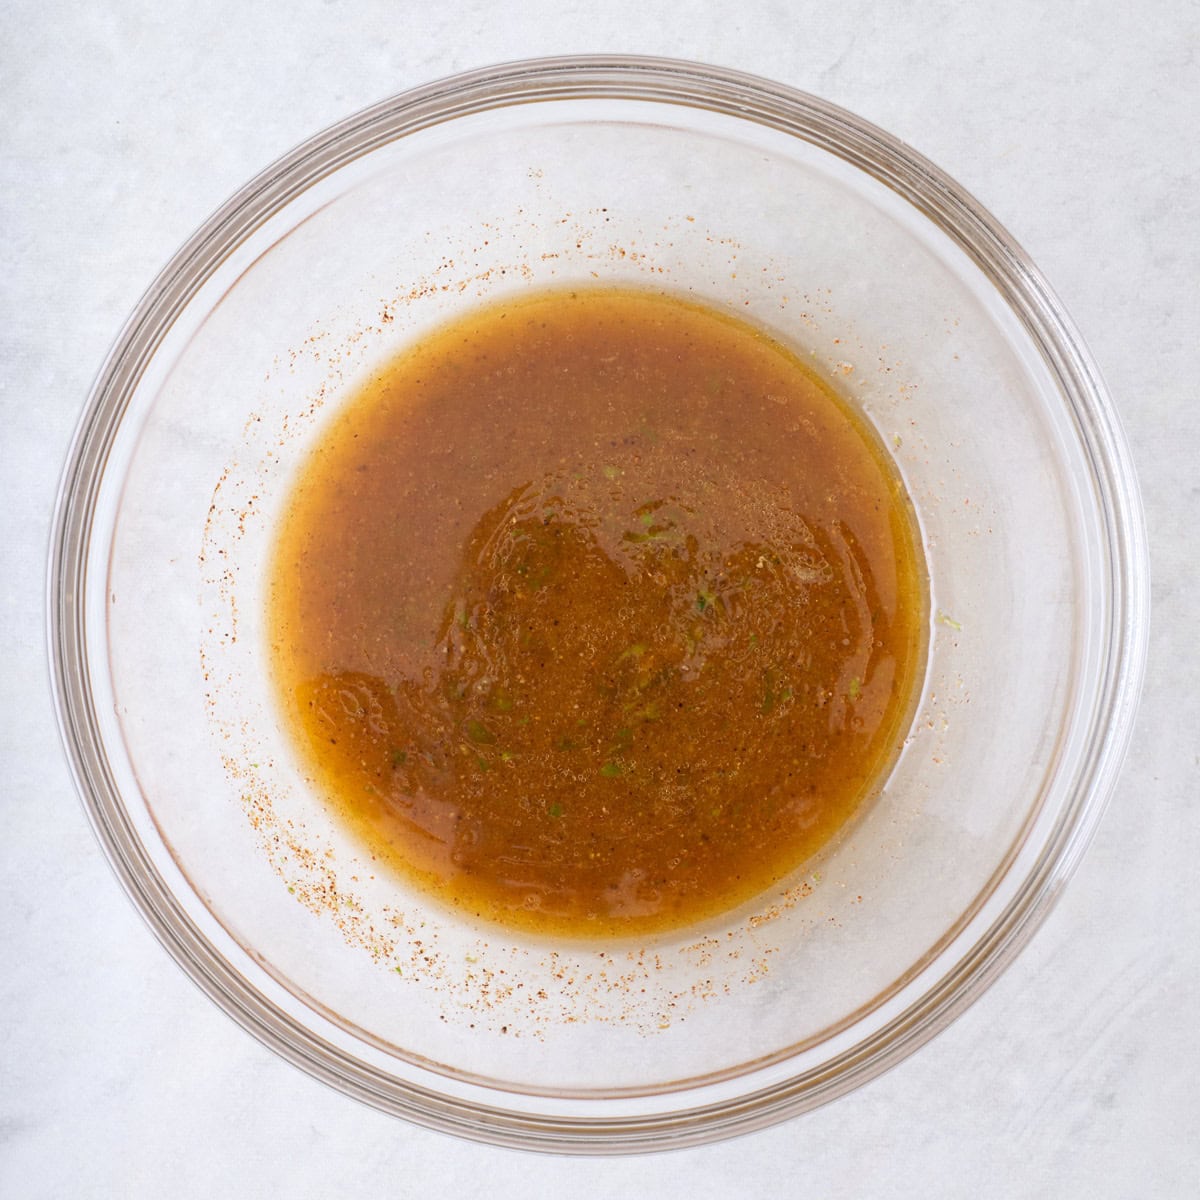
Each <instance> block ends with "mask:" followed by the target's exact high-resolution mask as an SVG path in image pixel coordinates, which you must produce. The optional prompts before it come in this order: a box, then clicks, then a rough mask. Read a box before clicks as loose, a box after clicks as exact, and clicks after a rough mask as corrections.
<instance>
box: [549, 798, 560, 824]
mask: <svg viewBox="0 0 1200 1200" xmlns="http://www.w3.org/2000/svg"><path fill="white" fill-rule="evenodd" d="M546 811H547V812H548V813H549V814H550V815H551V816H552V817H554V818H555V819H556V820H557V819H558V818H559V817H561V816H562V815H563V806H562V805H561V804H559V802H558V801H557V800H555V802H554V803H553V804H552V805H550V807H549V808H548V809H546Z"/></svg>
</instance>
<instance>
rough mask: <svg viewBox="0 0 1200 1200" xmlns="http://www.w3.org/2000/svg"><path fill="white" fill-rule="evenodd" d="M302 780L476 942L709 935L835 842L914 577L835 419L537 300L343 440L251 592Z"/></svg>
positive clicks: (822, 394)
mask: <svg viewBox="0 0 1200 1200" xmlns="http://www.w3.org/2000/svg"><path fill="white" fill-rule="evenodd" d="M271 570H272V576H271V585H272V586H271V592H270V597H271V599H270V612H269V622H270V631H271V639H272V653H273V661H274V667H275V671H276V678H277V682H278V685H279V692H280V696H281V701H282V705H283V708H284V711H285V714H286V721H287V723H288V725H289V726H290V728H291V730H292V732H293V734H294V737H295V740H296V742H297V744H298V745H299V746H300V748H301V751H302V754H303V756H304V759H305V761H306V762H307V764H308V766H309V768H310V770H311V772H312V774H313V776H314V779H315V780H316V781H317V783H318V785H319V786H320V787H321V788H322V789H323V791H324V793H325V794H326V795H327V797H328V799H329V802H330V803H331V804H332V805H333V806H334V808H335V809H336V811H337V812H338V813H339V814H340V815H341V816H342V818H344V819H345V820H347V821H348V822H350V823H351V824H352V825H353V827H354V828H355V829H356V830H357V831H358V832H359V833H360V834H361V836H362V837H363V838H364V839H365V841H366V843H367V845H368V846H369V847H370V849H371V852H372V853H373V854H374V855H375V856H377V857H378V858H379V859H380V860H383V861H385V862H386V863H388V864H390V865H391V866H392V867H393V868H395V869H397V870H398V871H399V872H400V873H401V874H402V875H403V876H404V877H405V878H407V879H409V880H410V881H414V882H416V883H418V884H419V885H421V886H422V887H423V888H424V889H425V890H427V891H429V892H430V893H432V894H433V895H435V896H436V897H438V898H440V899H441V900H442V901H443V902H446V903H449V904H451V905H453V906H457V907H458V908H459V909H460V910H462V911H465V912H466V913H467V914H471V915H476V916H479V917H482V918H484V919H486V920H490V921H498V922H500V923H502V924H508V925H519V926H521V927H523V928H526V929H532V930H536V931H540V932H544V933H551V934H555V935H559V936H563V935H566V936H583V937H594V936H609V935H616V934H642V933H646V932H653V931H658V930H663V929H669V928H672V927H677V926H680V925H684V924H688V923H691V922H694V921H697V920H700V919H702V918H705V917H708V916H711V915H715V914H717V913H719V912H722V911H725V910H727V909H729V908H731V907H734V906H736V905H737V904H739V903H740V902H742V901H744V900H747V899H749V898H750V897H752V896H754V895H756V894H757V893H760V892H762V891H763V890H764V889H766V888H768V887H770V886H771V885H772V884H774V883H775V882H776V881H778V880H780V879H782V878H784V877H785V876H787V875H788V874H789V873H790V872H793V871H794V870H796V868H797V867H799V866H800V865H801V864H803V863H804V862H805V861H806V860H808V859H809V858H811V857H812V855H814V854H815V853H816V852H817V851H819V850H820V849H821V848H822V847H823V846H824V845H825V844H826V843H827V842H829V840H830V839H831V838H833V837H834V835H835V834H836V833H837V832H838V830H839V829H841V828H842V827H843V826H844V825H845V824H846V822H847V821H848V820H849V818H850V817H851V816H852V815H853V814H854V812H855V810H856V809H857V808H858V807H859V806H860V804H861V803H862V801H863V800H864V798H865V797H867V796H868V795H869V794H870V793H871V791H872V789H873V787H875V786H877V781H878V779H879V777H880V775H881V772H882V771H883V770H884V769H885V768H886V766H887V765H888V763H889V762H890V760H891V758H892V757H893V755H894V753H895V752H896V750H897V747H898V744H899V742H900V740H901V739H902V738H903V736H904V734H905V731H906V724H907V720H908V718H909V716H910V713H911V705H912V699H913V693H914V690H915V686H916V682H917V680H918V677H919V674H920V670H921V666H922V659H923V653H924V635H923V627H924V616H925V600H924V593H925V589H924V582H925V575H924V564H923V561H922V559H921V555H920V550H919V546H918V542H917V538H916V535H915V528H914V524H913V520H912V517H911V510H910V508H909V505H908V501H907V498H906V496H905V495H904V492H903V490H902V487H901V485H900V482H899V480H898V478H897V476H896V474H895V471H894V469H893V468H892V467H891V465H890V464H889V462H888V461H887V458H886V456H885V454H884V453H883V451H882V449H881V448H880V446H879V445H878V443H877V441H876V439H875V438H874V436H873V435H871V434H870V433H868V431H867V429H866V427H865V425H864V424H863V422H862V421H861V419H859V418H857V417H855V416H853V415H852V414H851V411H850V409H849V408H848V407H847V405H846V404H845V403H844V402H842V401H841V400H840V399H838V397H837V396H836V395H835V394H834V393H833V392H832V391H831V390H830V388H829V387H828V386H827V385H826V384H824V383H823V382H821V381H820V380H818V379H817V378H816V377H815V376H814V375H813V374H812V373H810V372H809V371H808V370H807V369H806V368H805V367H804V366H803V365H801V363H800V362H799V361H798V360H797V358H796V357H795V355H794V354H792V353H791V352H790V351H788V350H786V349H785V348H783V347H782V346H780V345H779V344H778V343H777V342H775V341H773V340H772V339H771V338H769V337H768V336H767V335H765V334H764V333H762V332H761V331H759V330H757V329H755V328H753V327H751V326H749V325H746V324H744V323H742V322H741V321H738V320H735V319H733V318H731V317H728V316H725V315H722V314H719V313H717V312H715V311H713V310H710V309H707V308H704V307H701V306H699V305H695V304H692V303H688V302H684V301H681V300H677V299H672V298H667V297H663V296H659V295H655V294H651V293H646V292H633V291H617V290H612V289H602V288H597V289H594V290H581V291H577V292H571V293H566V292H560V293H554V294H542V295H539V296H537V297H534V298H532V299H524V300H520V301H510V302H506V303H504V304H503V305H499V306H495V307H491V308H488V309H485V310H482V311H479V312H477V313H475V314H473V315H472V316H470V317H468V318H466V319H464V320H462V321H460V322H458V323H455V324H453V325H451V326H449V327H446V328H444V329H442V330H441V331H440V332H438V333H436V334H434V335H433V336H431V337H428V338H426V339H425V340H423V341H421V342H420V343H419V344H418V345H416V346H415V347H413V348H412V349H410V350H409V351H407V352H406V353H405V354H404V355H403V356H402V357H400V358H399V359H398V360H397V361H396V362H394V363H393V364H391V365H390V366H389V367H388V368H387V369H386V370H385V371H384V372H382V373H381V374H380V375H379V376H378V377H377V378H376V379H375V380H374V381H373V382H372V383H371V384H370V385H369V386H368V387H367V388H365V389H364V391H363V392H362V394H361V395H359V396H358V397H356V398H355V399H354V400H353V401H352V402H351V403H350V404H349V405H348V406H347V408H346V409H345V411H344V412H343V413H342V414H341V415H340V416H339V418H338V419H337V420H336V422H335V423H334V425H333V427H332V429H331V431H330V432H329V434H328V435H327V436H326V438H325V439H324V441H323V442H322V443H321V445H320V446H319V448H318V449H317V451H316V452H315V454H314V456H313V458H312V459H311V461H310V463H309V464H308V465H307V467H306V469H305V471H304V474H303V476H302V478H301V480H300V483H299V484H298V486H297V489H296V492H295V495H294V497H293V502H292V505H291V508H290V510H289V513H288V516H287V518H286V520H285V521H284V522H283V525H282V528H281V530H280V532H279V540H278V545H277V551H276V556H275V559H274V562H273V564H272V567H271Z"/></svg>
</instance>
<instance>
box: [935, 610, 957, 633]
mask: <svg viewBox="0 0 1200 1200" xmlns="http://www.w3.org/2000/svg"><path fill="white" fill-rule="evenodd" d="M937 620H938V624H939V625H945V626H947V627H948V628H950V629H953V630H954V631H955V633H961V632H962V626H961V625H960V624H959V623H958V622H957V621H956V620H955V619H954V618H953V617H950V616H947V615H946V614H945V613H944V612H940V613H938V615H937Z"/></svg>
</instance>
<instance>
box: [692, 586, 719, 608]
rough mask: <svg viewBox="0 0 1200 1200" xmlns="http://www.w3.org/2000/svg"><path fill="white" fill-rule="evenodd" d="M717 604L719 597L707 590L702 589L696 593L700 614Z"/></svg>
mask: <svg viewBox="0 0 1200 1200" xmlns="http://www.w3.org/2000/svg"><path fill="white" fill-rule="evenodd" d="M716 602H717V597H716V596H715V595H714V594H713V593H712V592H710V591H709V590H708V589H707V588H702V589H701V590H700V591H699V592H697V593H696V608H697V610H698V611H699V612H704V611H705V610H706V609H709V608H712V606H713V605H714V604H716Z"/></svg>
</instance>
